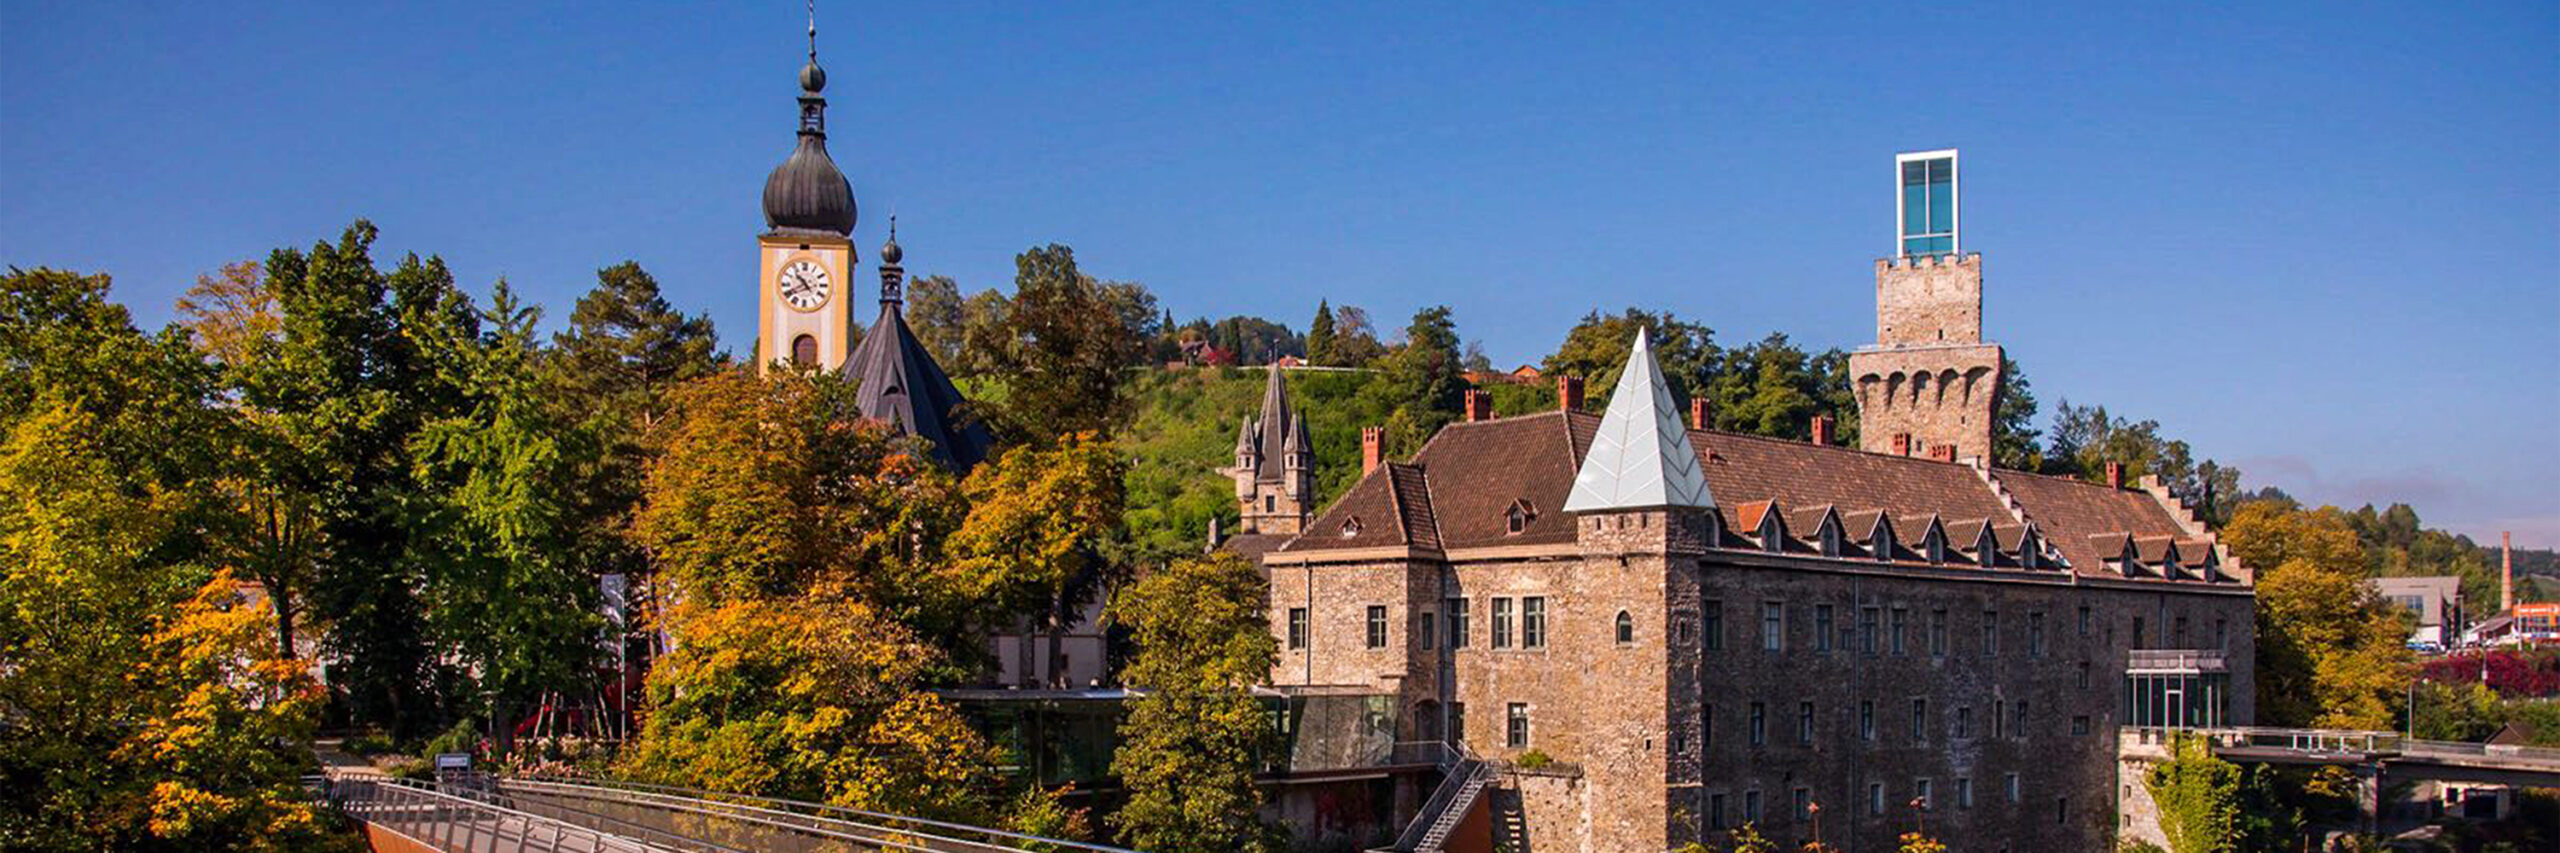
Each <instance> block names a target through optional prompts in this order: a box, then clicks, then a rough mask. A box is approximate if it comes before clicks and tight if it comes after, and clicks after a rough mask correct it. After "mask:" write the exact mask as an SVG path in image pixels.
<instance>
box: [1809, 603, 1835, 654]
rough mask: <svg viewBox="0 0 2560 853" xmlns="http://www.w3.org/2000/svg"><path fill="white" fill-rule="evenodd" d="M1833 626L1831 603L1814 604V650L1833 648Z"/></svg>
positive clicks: (1825, 650)
mask: <svg viewBox="0 0 2560 853" xmlns="http://www.w3.org/2000/svg"><path fill="white" fill-rule="evenodd" d="M1831 627H1832V626H1831V605H1828V604H1816V605H1814V606H1813V650H1814V651H1817V652H1827V651H1830V650H1831Z"/></svg>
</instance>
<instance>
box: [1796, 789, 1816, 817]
mask: <svg viewBox="0 0 2560 853" xmlns="http://www.w3.org/2000/svg"><path fill="white" fill-rule="evenodd" d="M1790 811H1792V812H1793V813H1794V814H1795V816H1796V819H1797V820H1812V819H1813V789H1812V788H1797V789H1796V799H1795V807H1794V808H1793V809H1791V810H1790Z"/></svg>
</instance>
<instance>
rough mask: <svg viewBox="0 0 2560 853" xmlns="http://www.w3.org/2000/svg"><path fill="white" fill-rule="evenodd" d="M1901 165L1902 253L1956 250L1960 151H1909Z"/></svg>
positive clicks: (1897, 210) (1898, 206)
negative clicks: (1918, 152) (1957, 164)
mask: <svg viewBox="0 0 2560 853" xmlns="http://www.w3.org/2000/svg"><path fill="white" fill-rule="evenodd" d="M1894 159H1895V162H1897V163H1898V164H1899V165H1900V169H1901V172H1902V177H1901V189H1902V194H1901V196H1900V197H1899V198H1898V199H1896V201H1895V204H1894V207H1895V211H1894V212H1895V214H1896V215H1897V216H1898V217H1900V219H1901V223H1900V225H1901V227H1900V229H1899V230H1900V232H1901V234H1902V238H1901V240H1902V245H1901V250H1902V254H1905V255H1944V254H1948V253H1951V252H1954V251H1956V155H1955V152H1953V151H1931V152H1925V153H1920V154H1905V155H1902V156H1900V157H1896V158H1894Z"/></svg>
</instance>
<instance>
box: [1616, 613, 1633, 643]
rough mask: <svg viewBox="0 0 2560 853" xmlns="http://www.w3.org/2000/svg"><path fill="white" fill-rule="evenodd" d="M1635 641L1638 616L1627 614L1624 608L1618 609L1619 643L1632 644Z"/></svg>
mask: <svg viewBox="0 0 2560 853" xmlns="http://www.w3.org/2000/svg"><path fill="white" fill-rule="evenodd" d="M1635 641H1636V618H1635V617H1633V616H1629V615H1627V612H1626V611H1624V610H1620V611H1618V645H1621V646H1624V645H1631V644H1633V643H1634V642H1635Z"/></svg>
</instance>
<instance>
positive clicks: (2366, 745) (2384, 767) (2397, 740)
mask: <svg viewBox="0 0 2560 853" xmlns="http://www.w3.org/2000/svg"><path fill="white" fill-rule="evenodd" d="M2181 732H2183V733H2186V734H2190V735H2196V736H2201V737H2203V738H2205V739H2206V741H2207V742H2209V743H2211V744H2212V745H2213V752H2214V754H2215V755H2219V756H2221V757H2223V758H2224V759H2226V760H2230V761H2235V762H2255V763H2264V764H2294V765H2336V766H2342V767H2347V768H2350V769H2354V770H2358V771H2360V772H2365V773H2372V774H2375V775H2379V776H2384V777H2389V778H2392V779H2402V780H2406V779H2428V780H2434V781H2438V782H2460V783H2466V784H2478V785H2516V786H2522V787H2531V788H2560V749H2550V748H2544V747H2531V746H2511V745H2507V744H2492V743H2464V742H2459V741H2441V740H2421V739H2417V738H2408V737H2402V736H2400V735H2399V734H2396V733H2393V732H2375V731H2353V730H2341V729H2275V728H2252V727H2242V728H2209V729H2153V728H2128V729H2125V730H2124V732H2123V748H2122V750H2121V751H2122V752H2123V753H2124V754H2125V755H2127V756H2129V757H2133V756H2140V757H2163V758H2165V757H2166V756H2167V748H2168V746H2167V745H2168V743H2169V740H2170V739H2171V737H2172V736H2173V735H2175V734H2178V733H2181ZM2145 753H2151V755H2144V754H2145Z"/></svg>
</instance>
